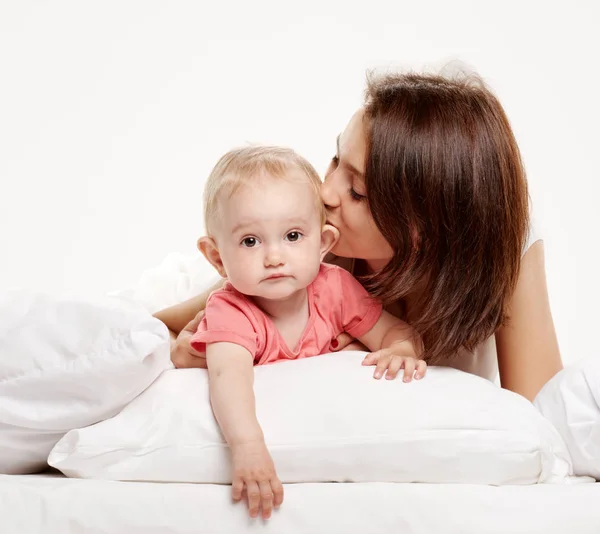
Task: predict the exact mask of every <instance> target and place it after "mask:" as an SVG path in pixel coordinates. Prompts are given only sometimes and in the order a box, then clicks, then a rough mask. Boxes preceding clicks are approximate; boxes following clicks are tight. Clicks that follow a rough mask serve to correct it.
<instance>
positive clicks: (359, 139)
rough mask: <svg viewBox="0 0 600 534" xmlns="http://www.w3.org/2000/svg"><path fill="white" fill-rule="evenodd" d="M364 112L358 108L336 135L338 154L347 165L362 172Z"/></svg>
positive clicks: (363, 162)
mask: <svg viewBox="0 0 600 534" xmlns="http://www.w3.org/2000/svg"><path fill="white" fill-rule="evenodd" d="M364 116H365V112H364V109H363V108H360V109H359V110H358V111H357V112H356V113H355V114H354V115H352V118H351V119H350V122H349V123H348V125H347V126H346V128H345V129H344V131H343V132H342V133H341V134H340V136H339V137H338V156H339V157H340V159H342V160H343V161H342V163H345V164H346V165H348V166H349V167H351V168H353V169H355V170H356V171H358V173H359V174H361V175H362V174H364V169H365V157H366V151H367V139H366V135H365V126H364Z"/></svg>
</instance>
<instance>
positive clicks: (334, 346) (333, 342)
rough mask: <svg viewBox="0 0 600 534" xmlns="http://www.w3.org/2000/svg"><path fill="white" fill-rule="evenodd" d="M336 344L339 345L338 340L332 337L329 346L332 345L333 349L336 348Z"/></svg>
mask: <svg viewBox="0 0 600 534" xmlns="http://www.w3.org/2000/svg"><path fill="white" fill-rule="evenodd" d="M338 345H339V342H338V340H337V339H334V340H333V341H332V342H331V346H332V347H333V348H334V349H337V348H338Z"/></svg>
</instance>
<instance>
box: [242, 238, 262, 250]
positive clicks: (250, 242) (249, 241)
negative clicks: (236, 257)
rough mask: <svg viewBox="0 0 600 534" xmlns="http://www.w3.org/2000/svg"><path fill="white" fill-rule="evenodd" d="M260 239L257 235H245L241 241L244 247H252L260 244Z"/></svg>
mask: <svg viewBox="0 0 600 534" xmlns="http://www.w3.org/2000/svg"><path fill="white" fill-rule="evenodd" d="M258 243H259V241H258V239H256V237H245V238H244V239H242V242H241V243H240V244H241V245H242V246H243V247H246V248H252V247H255V246H256V245H258Z"/></svg>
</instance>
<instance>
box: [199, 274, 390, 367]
mask: <svg viewBox="0 0 600 534" xmlns="http://www.w3.org/2000/svg"><path fill="white" fill-rule="evenodd" d="M306 290H307V293H308V323H307V324H306V327H305V329H304V332H303V333H302V335H301V336H300V341H299V342H298V346H297V347H296V348H295V350H290V348H289V347H288V346H287V345H286V343H285V341H284V340H283V338H282V337H281V334H280V333H279V331H278V330H277V328H275V325H274V324H273V321H272V320H271V318H270V317H269V316H268V315H267V314H266V313H265V312H263V311H262V310H261V309H260V308H259V307H258V306H257V305H256V304H255V303H254V302H253V301H252V300H251V299H250V298H249V297H247V296H246V295H242V294H241V293H240V292H239V291H237V290H236V289H235V288H234V287H233V286H232V285H231V284H230V283H229V282H225V285H224V286H223V288H222V289H219V290H217V291H214V292H213V293H212V294H211V295H210V297H209V298H208V301H207V303H206V314H205V316H204V319H203V320H202V322H201V323H200V325H199V326H198V330H197V331H196V333H195V334H194V335H193V336H192V340H191V346H192V348H194V349H195V350H198V351H204V350H205V346H206V343H219V342H228V343H236V344H237V345H241V346H242V347H244V348H246V349H248V351H249V352H250V354H252V356H253V358H254V365H264V364H267V363H272V362H276V361H278V360H295V359H298V358H308V357H310V356H316V355H318V354H324V353H327V352H331V351H332V347H331V342H332V341H333V340H334V339H335V338H336V337H337V336H338V335H339V334H341V333H342V332H347V333H348V334H350V335H351V336H352V337H355V338H360V337H362V336H363V335H364V334H366V333H367V332H368V331H369V330H371V328H373V326H374V325H375V323H376V322H377V321H378V320H379V318H380V317H381V312H382V306H381V303H380V302H379V301H377V300H375V299H373V298H371V297H370V296H369V294H368V293H367V291H366V290H365V289H364V288H363V287H362V286H361V285H360V283H359V282H358V281H357V280H356V279H355V278H354V277H353V276H352V275H351V274H350V273H349V272H347V271H345V270H344V269H342V268H340V267H336V266H335V265H327V264H321V268H320V270H319V274H318V275H317V277H316V278H315V280H314V281H313V282H312V283H311V284H310V285H309V286H308V287H307V288H306Z"/></svg>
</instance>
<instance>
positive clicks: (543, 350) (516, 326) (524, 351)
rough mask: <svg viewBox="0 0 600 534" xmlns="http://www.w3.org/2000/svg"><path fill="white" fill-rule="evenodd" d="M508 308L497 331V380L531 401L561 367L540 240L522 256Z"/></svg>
mask: <svg viewBox="0 0 600 534" xmlns="http://www.w3.org/2000/svg"><path fill="white" fill-rule="evenodd" d="M507 311H508V321H507V324H506V325H504V326H503V327H501V328H500V329H499V330H498V332H496V348H497V351H498V367H499V370H500V383H501V384H502V387H503V388H506V389H510V390H511V391H514V392H516V393H519V394H520V395H523V396H524V397H526V398H527V399H529V400H530V401H533V399H534V398H535V396H536V395H537V394H538V392H539V391H540V389H542V386H544V384H546V382H548V380H550V378H552V377H553V376H554V375H555V374H556V373H558V372H559V371H560V370H561V369H562V361H561V358H560V351H559V348H558V340H557V338H556V331H555V330H554V322H553V320H552V314H551V312H550V301H549V298H548V288H547V285H546V272H545V267H544V245H543V242H542V241H537V242H536V243H534V244H533V245H532V246H531V247H530V248H529V250H528V251H527V252H526V253H525V255H524V256H523V260H522V261H521V269H520V272H519V279H518V281H517V287H516V289H515V292H514V294H513V295H512V297H511V299H510V301H509V303H508V308H507Z"/></svg>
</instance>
